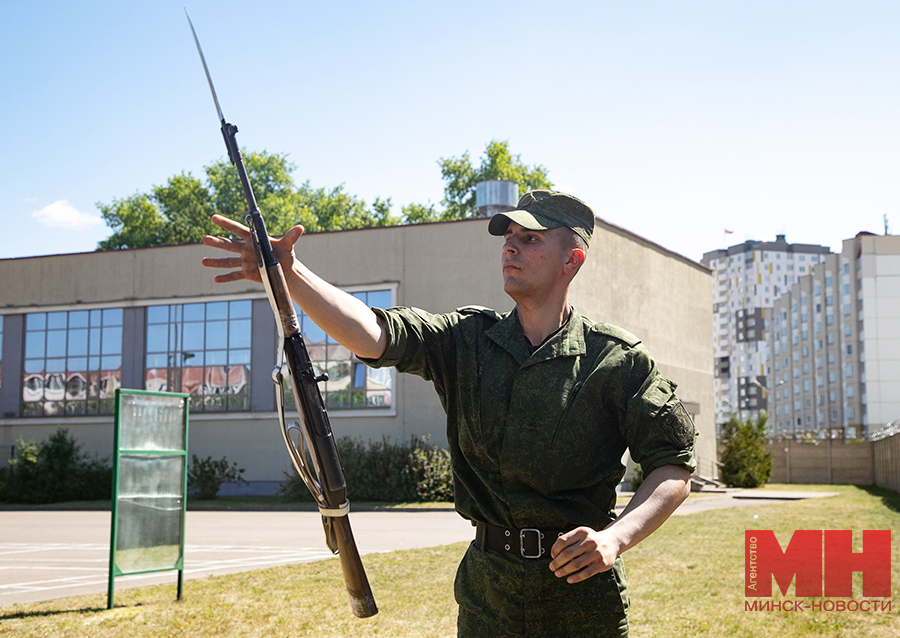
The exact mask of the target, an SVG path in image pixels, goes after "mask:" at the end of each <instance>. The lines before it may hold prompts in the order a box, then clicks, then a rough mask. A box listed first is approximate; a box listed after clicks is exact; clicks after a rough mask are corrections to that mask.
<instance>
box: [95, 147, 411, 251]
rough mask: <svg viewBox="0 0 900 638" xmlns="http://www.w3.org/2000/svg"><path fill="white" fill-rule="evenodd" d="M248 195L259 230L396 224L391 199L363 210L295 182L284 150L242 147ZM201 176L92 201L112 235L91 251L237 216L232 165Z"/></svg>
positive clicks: (242, 207) (240, 207)
mask: <svg viewBox="0 0 900 638" xmlns="http://www.w3.org/2000/svg"><path fill="white" fill-rule="evenodd" d="M243 155H244V165H245V166H246V168H247V175H248V177H249V178H250V183H251V184H252V185H253V194H254V195H255V196H256V201H257V204H259V208H260V210H262V211H263V214H264V215H265V219H266V227H267V228H268V230H269V232H270V233H271V234H273V235H280V234H283V233H284V232H286V231H287V230H288V229H289V228H291V227H292V226H294V225H296V224H303V226H304V227H305V228H306V230H307V231H309V232H317V231H323V230H340V229H345V228H360V227H366V226H387V225H393V224H398V223H400V218H398V217H393V216H391V214H390V208H391V200H390V199H380V198H376V199H375V203H374V204H373V205H372V206H371V207H368V206H366V203H365V201H363V200H362V199H360V198H358V197H356V196H354V195H350V194H349V193H347V192H345V191H344V187H343V185H341V186H338V187H336V188H333V189H330V190H329V189H325V188H313V187H312V186H311V185H310V184H309V182H304V183H303V184H301V185H300V186H299V187H297V186H296V185H295V184H294V179H293V177H292V173H293V171H294V165H293V164H291V163H290V162H289V161H288V160H287V155H285V154H279V153H266V152H262V153H250V152H246V151H244V152H243ZM204 171H205V173H206V181H205V182H201V181H200V180H199V179H197V178H196V177H194V176H193V175H192V174H191V173H184V172H183V173H181V174H180V175H176V176H174V177H170V178H169V179H168V180H167V181H166V183H165V184H164V185H162V186H154V187H152V188H151V190H150V192H149V193H135V194H134V195H132V196H131V197H127V198H124V199H113V201H112V203H110V204H104V203H102V202H100V203H98V204H97V207H98V208H99V209H100V213H101V215H102V216H103V219H104V220H105V221H106V223H107V225H108V226H109V227H110V228H112V230H113V234H112V235H110V236H109V237H108V238H106V239H104V240H103V241H101V242H100V243H99V245H98V248H101V249H109V248H135V247H138V246H154V245H163V244H182V243H196V242H200V241H202V240H203V237H204V236H205V235H208V234H210V233H216V232H220V231H219V229H218V227H217V226H215V225H214V224H213V223H212V222H210V221H209V218H210V217H211V216H212V215H213V214H214V213H218V214H219V215H223V216H224V217H228V218H230V219H234V220H237V221H243V218H244V216H245V215H246V212H247V204H246V202H245V200H244V193H243V190H242V189H241V184H240V180H239V179H238V175H237V169H236V168H235V167H234V165H232V164H231V162H230V161H229V160H227V159H220V160H217V161H216V162H213V163H212V164H211V165H209V166H207V167H205V168H204Z"/></svg>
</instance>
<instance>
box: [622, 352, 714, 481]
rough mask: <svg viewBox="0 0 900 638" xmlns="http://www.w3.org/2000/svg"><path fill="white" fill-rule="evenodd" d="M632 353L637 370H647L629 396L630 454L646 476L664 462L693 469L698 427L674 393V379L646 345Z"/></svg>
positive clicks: (637, 371) (625, 425) (627, 418)
mask: <svg viewBox="0 0 900 638" xmlns="http://www.w3.org/2000/svg"><path fill="white" fill-rule="evenodd" d="M633 355H634V356H635V357H636V358H637V361H635V362H634V367H633V371H634V372H635V373H642V374H643V373H645V374H644V377H643V382H642V383H641V384H640V386H639V390H638V391H637V392H636V393H635V394H634V395H632V396H631V397H630V398H629V399H628V404H627V409H626V417H625V424H624V432H623V433H624V434H625V438H626V440H627V441H628V447H629V449H630V450H631V457H632V458H633V459H634V460H635V461H636V462H637V463H640V465H641V470H642V471H643V473H644V476H647V475H648V474H650V472H652V471H653V470H655V469H657V468H658V467H662V466H663V465H681V466H683V467H685V468H686V469H688V470H689V471H691V472H693V471H694V470H695V469H696V468H697V462H696V460H695V458H694V439H695V438H696V431H695V428H694V423H693V421H692V420H691V417H690V415H689V414H688V413H687V410H685V408H684V405H683V404H682V403H681V401H680V400H679V399H678V397H677V396H676V395H675V387H676V386H675V383H673V382H672V381H669V380H668V379H666V378H664V377H662V376H661V375H660V374H659V372H658V371H657V369H656V365H655V363H654V362H653V360H652V359H650V357H649V354H647V352H646V350H645V349H644V348H642V347H641V348H638V349H637V350H636V352H634V353H633Z"/></svg>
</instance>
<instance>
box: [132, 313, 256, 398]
mask: <svg viewBox="0 0 900 638" xmlns="http://www.w3.org/2000/svg"><path fill="white" fill-rule="evenodd" d="M251 307H252V306H251V302H250V301H214V302H208V303H192V304H174V305H169V306H151V307H149V308H147V332H146V335H147V344H146V345H147V347H146V361H145V364H146V365H145V373H144V388H145V389H146V390H153V391H157V392H184V393H186V394H189V395H191V396H192V397H193V399H192V401H191V410H193V411H201V412H203V411H206V412H214V411H218V412H224V411H239V410H249V409H250V335H251V330H252V327H251V322H250V315H251Z"/></svg>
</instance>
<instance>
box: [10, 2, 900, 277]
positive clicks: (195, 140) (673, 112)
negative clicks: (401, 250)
mask: <svg viewBox="0 0 900 638" xmlns="http://www.w3.org/2000/svg"><path fill="white" fill-rule="evenodd" d="M184 4H185V2H184V0H179V2H171V1H168V0H156V1H154V2H121V1H111V2H97V1H85V2H63V1H60V2H41V1H36V2H14V1H12V0H5V1H3V2H2V3H0V24H2V25H3V27H4V35H3V37H2V38H0V87H2V88H0V91H2V94H0V95H2V99H0V122H2V124H3V132H2V139H3V142H2V146H0V148H2V151H3V152H2V153H0V193H2V195H3V208H2V213H0V215H2V225H3V229H4V232H2V234H0V258H6V257H19V256H29V255H41V254H54V253H66V252H81V251H89V250H93V249H94V248H95V247H96V244H97V242H98V241H99V240H100V239H102V238H104V237H106V236H107V235H108V234H109V229H107V228H106V227H105V226H104V225H103V224H102V222H101V221H100V220H99V212H98V210H97V208H96V203H97V202H101V201H102V202H110V201H111V200H112V199H113V198H121V197H127V196H129V195H131V194H133V193H134V192H136V191H142V192H143V191H147V190H148V189H149V188H150V187H151V186H153V185H155V184H161V183H164V182H165V180H166V179H167V178H168V177H171V176H172V175H175V174H178V173H180V172H182V171H190V172H193V173H194V174H195V175H198V176H202V174H203V173H202V168H203V166H205V165H207V164H209V163H210V162H212V161H214V160H216V159H218V158H221V157H223V155H224V145H223V142H222V139H221V136H220V134H219V131H218V121H217V118H216V115H215V110H214V106H213V103H212V100H211V98H210V95H209V90H208V88H207V85H206V80H205V78H204V76H203V71H202V67H201V65H200V61H199V59H198V57H197V53H196V50H195V48H194V43H193V40H192V38H191V34H190V29H189V27H188V24H187V21H186V19H185V16H184V11H183V7H184ZM187 6H188V10H189V11H190V12H191V16H192V18H193V20H194V24H195V26H196V28H197V31H198V34H199V36H200V40H201V43H202V45H203V47H204V51H205V53H206V56H207V60H208V62H209V65H210V71H211V72H212V75H213V79H214V81H215V83H216V89H217V91H218V93H219V99H220V101H221V103H222V108H223V110H224V112H225V116H226V118H227V119H228V120H229V121H231V122H233V123H235V124H237V126H238V127H239V128H240V130H241V133H240V134H239V135H238V140H239V142H240V143H241V145H242V146H245V147H247V148H248V149H250V150H267V151H270V152H284V153H288V154H289V157H290V159H291V160H292V161H293V162H294V163H295V164H296V165H297V171H296V173H295V179H296V180H297V181H298V182H300V181H304V180H307V179H308V180H310V182H311V183H312V185H313V186H316V187H319V186H328V187H332V186H336V185H338V184H344V185H345V187H346V189H347V191H348V192H350V193H353V194H356V195H358V196H360V197H363V198H364V199H366V200H367V201H369V202H371V201H372V200H373V199H374V197H375V196H381V197H391V198H392V200H393V203H394V206H395V212H398V211H399V207H400V206H401V205H404V204H407V203H410V202H421V203H426V202H429V201H431V202H434V203H437V202H439V201H440V199H441V196H442V192H443V185H442V182H441V179H440V172H439V170H438V166H437V163H436V162H437V160H438V158H440V157H449V156H458V155H461V154H462V153H463V152H465V151H466V150H468V151H469V152H470V154H471V155H472V156H473V158H475V159H477V158H478V157H479V156H480V155H481V153H482V152H483V150H484V147H485V145H486V144H487V142H488V141H490V140H491V139H500V140H508V141H509V144H510V147H511V149H512V151H513V152H514V153H517V154H520V155H521V158H522V160H523V161H524V162H525V163H527V164H542V165H544V166H546V167H547V168H548V169H549V174H550V178H551V180H552V181H553V182H554V183H555V184H556V186H557V187H558V188H560V189H562V190H568V191H569V192H572V193H573V194H575V195H578V196H579V197H581V198H582V199H584V200H586V201H587V202H588V203H590V204H591V205H592V206H593V208H594V210H595V211H596V212H597V214H598V215H599V216H600V217H603V218H605V219H607V220H609V221H611V222H613V223H615V224H619V225H621V226H624V227H625V228H628V229H629V230H632V231H634V232H636V233H638V234H640V235H643V236H645V237H647V238H648V239H651V240H653V241H655V242H658V243H660V244H662V245H663V246H665V247H667V248H670V249H672V250H675V251H677V252H679V253H682V254H684V255H685V256H687V257H690V258H692V259H697V260H699V259H700V257H701V256H702V254H703V253H704V252H706V251H708V250H713V249H716V248H721V247H723V246H724V245H726V242H727V243H728V244H732V243H738V242H741V241H743V240H745V239H751V238H752V239H763V240H771V239H774V236H775V234H776V233H785V234H786V235H787V239H788V241H790V242H805V243H817V244H825V245H828V246H831V247H832V248H833V249H835V250H839V247H840V242H841V240H842V239H845V238H848V237H852V236H853V235H855V234H856V233H857V232H858V231H860V230H869V231H874V232H879V233H880V232H883V230H884V224H883V215H885V214H887V215H888V217H889V221H890V224H891V229H892V232H895V233H896V232H897V231H898V229H900V188H898V185H900V170H898V169H900V116H898V114H900V71H898V70H900V37H898V33H900V3H898V2H893V1H884V2H874V1H866V0H859V1H855V2H827V1H821V0H817V1H806V2H800V1H791V2H788V1H784V0H773V1H760V0H753V1H749V0H748V1H729V2H721V1H718V0H707V1H702V2H697V1H693V2H692V1H685V0H682V1H677V2H676V1H672V2H653V1H647V2H609V1H599V2H553V3H550V2H523V1H521V0H520V1H517V2H485V1H483V0H482V1H481V2H442V3H437V2H421V1H418V2H389V1H387V2H368V3H364V2H327V3H326V2H315V3H314V2H306V1H296V2H265V1H257V2H252V3H251V2H246V1H243V2H212V1H207V0H190V1H189V2H188V3H187ZM726 228H727V229H729V230H732V231H734V234H731V235H728V236H727V237H726V236H725V235H724V234H723V230H724V229H726ZM310 265H311V266H312V267H313V268H314V267H315V265H314V264H310Z"/></svg>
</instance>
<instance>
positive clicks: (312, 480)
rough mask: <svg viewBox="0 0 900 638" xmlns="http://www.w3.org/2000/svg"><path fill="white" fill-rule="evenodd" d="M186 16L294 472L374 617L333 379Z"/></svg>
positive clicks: (353, 598) (363, 611) (360, 601)
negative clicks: (262, 296) (327, 393)
mask: <svg viewBox="0 0 900 638" xmlns="http://www.w3.org/2000/svg"><path fill="white" fill-rule="evenodd" d="M184 13H185V15H187V19H188V24H190V25H191V32H192V33H193V34H194V42H195V43H196V45H197V52H198V53H199V54H200V60H201V61H202V62H203V70H204V71H205V73H206V79H207V81H208V82H209V89H210V91H211V92H212V96H213V101H214V102H215V103H216V112H217V113H218V115H219V122H220V124H221V129H222V136H223V137H224V138H225V146H226V147H227V149H228V157H229V159H230V160H231V163H232V164H234V165H235V167H236V168H237V172H238V177H239V179H240V181H241V187H242V188H243V190H244V198H245V199H246V200H247V208H248V212H247V216H246V218H245V219H246V221H247V225H248V227H249V228H250V238H251V242H252V243H253V246H254V248H255V250H256V261H257V265H258V266H259V273H260V277H261V278H262V281H263V287H264V288H265V289H266V297H268V299H269V304H270V305H271V306H272V312H274V313H275V323H276V325H277V327H278V335H279V342H280V347H279V353H280V354H279V356H278V357H277V359H278V365H277V366H276V367H275V370H274V371H273V372H272V379H273V381H274V382H275V385H276V391H275V396H276V403H277V413H278V420H279V422H280V425H281V433H282V436H283V437H284V442H285V445H286V446H287V450H288V453H289V454H290V457H291V461H292V463H293V464H294V468H295V469H296V470H297V473H298V474H299V475H300V477H301V478H302V479H303V482H304V483H306V486H307V487H308V488H309V490H310V492H311V493H312V495H313V497H314V498H315V500H316V504H317V505H318V506H319V512H320V513H321V515H322V525H323V526H324V528H325V542H326V544H327V545H328V548H329V549H331V551H332V552H334V553H336V554H338V555H339V556H340V559H341V568H342V570H343V572H344V583H345V584H346V586H347V593H348V594H349V596H350V606H351V608H352V609H353V613H354V614H356V615H357V616H359V617H360V618H368V617H369V616H373V615H375V614H376V613H378V608H377V607H376V605H375V598H374V597H373V596H372V589H371V587H370V586H369V581H368V579H367V578H366V572H365V569H364V568H363V564H362V560H361V559H360V557H359V550H358V549H357V547H356V541H354V539H353V532H352V530H351V529H350V518H349V516H348V514H349V511H350V502H349V501H348V500H347V486H346V483H345V481H344V470H343V468H342V467H341V462H340V459H339V458H338V454H337V447H336V446H335V443H334V436H333V434H332V432H331V423H330V422H329V420H328V413H327V412H326V411H325V403H324V402H323V401H322V394H321V392H319V385H318V382H319V381H323V380H327V376H325V375H321V376H317V375H316V373H315V371H314V370H313V367H312V363H311V362H310V359H309V352H308V351H307V349H306V344H305V343H304V341H303V336H302V335H301V334H300V321H299V320H298V318H297V313H296V312H295V311H294V304H293V302H292V301H291V297H290V294H289V293H288V288H287V282H286V281H285V278H284V272H283V270H282V268H281V264H280V263H279V262H278V260H277V259H276V258H275V255H274V253H273V252H272V244H271V242H270V241H269V234H268V232H267V231H266V224H265V221H263V217H262V214H261V213H260V211H259V206H257V204H256V197H255V196H254V195H253V187H252V186H251V185H250V178H249V177H248V176H247V169H246V167H245V166H244V159H243V157H241V151H240V148H239V147H238V145H237V140H236V138H235V135H236V133H237V132H238V129H237V127H236V126H235V125H233V124H229V123H228V122H226V121H225V116H224V115H223V114H222V107H221V106H219V98H218V96H217V95H216V89H215V87H214V86H213V81H212V77H211V76H210V74H209V67H207V65H206V58H205V56H204V55H203V49H201V48H200V40H199V39H198V38H197V31H196V30H195V29H194V24H193V22H191V16H190V14H188V12H187V9H185V10H184ZM282 357H284V359H286V361H287V369H288V376H289V377H290V380H291V389H292V391H293V394H294V401H295V403H296V405H297V412H298V417H299V423H298V422H294V421H292V422H290V423H287V422H286V421H287V419H286V417H285V415H284V378H283V375H282V373H281V368H282V365H281V364H282Z"/></svg>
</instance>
